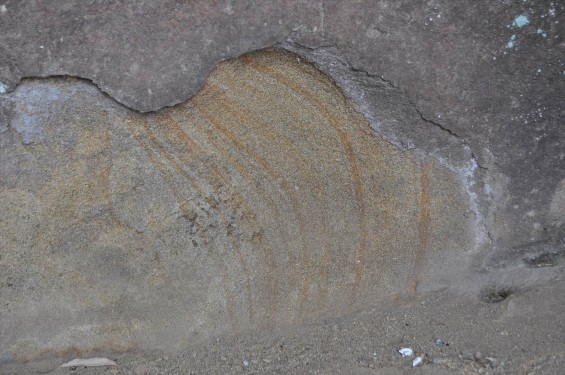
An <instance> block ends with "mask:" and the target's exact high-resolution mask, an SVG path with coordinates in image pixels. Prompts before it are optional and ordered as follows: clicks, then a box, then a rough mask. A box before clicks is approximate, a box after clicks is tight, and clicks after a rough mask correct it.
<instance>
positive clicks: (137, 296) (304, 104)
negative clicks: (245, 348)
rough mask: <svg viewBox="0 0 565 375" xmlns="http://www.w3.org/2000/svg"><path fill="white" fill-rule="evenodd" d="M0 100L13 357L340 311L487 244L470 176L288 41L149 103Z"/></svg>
mask: <svg viewBox="0 0 565 375" xmlns="http://www.w3.org/2000/svg"><path fill="white" fill-rule="evenodd" d="M4 100H5V101H6V102H8V103H9V105H8V107H10V108H12V111H13V114H12V117H11V123H10V128H9V129H8V130H5V131H4V132H2V133H0V140H1V142H2V149H1V150H2V161H3V162H2V165H1V169H0V172H1V174H2V175H1V179H0V184H1V190H0V210H1V212H2V218H1V225H0V241H1V242H0V247H1V248H2V249H3V252H2V258H0V275H1V279H0V283H1V285H2V288H1V289H0V293H1V298H0V299H1V300H2V301H3V303H2V306H1V307H0V311H1V314H0V330H1V336H2V338H3V339H2V342H1V344H0V355H1V356H2V357H3V358H16V359H20V360H25V359H32V358H38V357H41V356H44V355H45V353H48V352H55V353H59V354H60V353H64V352H68V351H69V350H76V351H78V352H79V353H85V352H93V351H96V350H100V349H105V350H128V349H133V348H140V349H151V348H173V347H176V346H178V345H182V343H183V342H186V341H187V340H189V339H191V340H194V339H198V338H199V337H207V336H209V335H214V334H221V333H225V332H227V331H232V332H233V331H234V330H235V331H237V330H241V329H246V328H250V327H275V326H284V325H288V324H292V323H296V322H299V321H303V320H309V319H318V318H320V317H323V316H326V315H328V314H329V315H336V314H340V313H345V312H348V311H352V310H354V309H356V308H359V307H362V306H364V305H367V304H374V303H375V301H378V300H379V299H382V298H387V297H390V296H394V295H401V294H406V293H413V292H415V291H416V290H434V289H437V288H443V287H445V286H447V285H448V284H450V283H453V282H454V280H457V278H458V276H459V275H461V273H462V272H465V270H466V268H467V267H468V263H469V256H470V254H472V253H473V250H475V248H476V246H477V245H478V243H477V240H476V221H475V220H474V217H473V215H472V214H471V211H470V203H469V200H470V198H469V196H468V195H467V193H466V191H465V188H464V186H463V185H462V182H461V181H460V179H459V176H458V175H457V174H455V173H453V172H452V171H450V170H448V169H447V168H445V167H442V166H441V165H440V164H439V162H438V161H437V160H435V159H433V158H430V157H428V156H425V155H423V154H421V153H418V152H416V151H414V150H411V151H404V152H402V151H399V150H398V149H397V148H396V147H395V146H393V145H391V144H390V143H388V142H387V141H385V140H383V139H382V138H381V137H379V136H378V135H376V134H375V133H374V131H373V130H372V129H371V127H370V125H369V123H368V122H367V120H366V119H365V118H364V117H363V116H362V115H361V114H359V113H358V112H357V111H356V110H355V109H354V108H353V107H352V105H351V102H349V101H348V100H347V99H346V98H345V97H344V95H343V94H342V93H341V91H340V90H339V89H338V88H337V87H336V85H335V84H334V82H333V81H332V80H331V79H330V78H329V77H328V76H327V75H325V74H324V73H322V72H320V71H319V70H318V69H316V68H315V67H314V66H313V65H312V64H310V63H306V62H304V61H302V60H301V59H300V58H297V56H296V55H294V54H292V53H289V52H285V51H282V50H268V51H262V52H257V53H252V54H249V55H245V56H242V57H241V58H238V59H235V60H231V61H228V62H225V63H222V64H220V65H219V66H218V67H217V68H216V69H215V70H214V71H213V72H212V74H211V75H210V77H209V78H208V80H207V82H206V84H205V86H204V87H203V89H202V90H201V91H200V92H199V93H198V94H197V95H196V96H195V97H193V98H191V99H190V100H189V101H188V102H186V103H183V104H180V105H177V106H175V107H172V108H169V109H165V110H161V111H159V112H156V113H150V114H139V113H136V112H134V111H131V110H129V109H127V108H124V107H123V106H121V105H119V104H117V103H116V102H115V101H113V100H112V99H111V98H108V97H106V96H104V95H103V94H101V93H100V92H99V91H98V89H97V88H96V87H94V86H93V85H92V84H90V83H88V82H85V81H82V80H77V79H69V78H67V79H48V80H33V81H26V82H25V83H23V84H21V85H20V86H19V87H18V88H17V90H16V91H14V92H13V93H11V94H9V95H7V96H6V97H5V98H4Z"/></svg>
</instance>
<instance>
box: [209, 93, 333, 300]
mask: <svg viewBox="0 0 565 375" xmlns="http://www.w3.org/2000/svg"><path fill="white" fill-rule="evenodd" d="M210 84H211V86H213V84H214V83H213V82H211V83H210ZM240 84H241V86H243V87H248V88H250V86H249V85H248V84H245V83H244V82H240ZM221 98H222V106H223V107H224V108H226V109H227V110H228V112H230V113H237V114H238V118H239V119H241V120H242V121H241V123H240V126H241V127H242V128H246V129H249V131H250V132H251V133H257V134H260V135H261V137H263V138H264V139H265V140H266V141H268V142H269V143H270V144H272V145H280V146H282V149H284V150H285V154H286V155H289V156H288V157H289V158H290V157H291V155H292V156H294V157H293V160H295V161H296V163H297V164H298V163H300V169H302V170H304V176H307V178H308V179H310V180H311V181H312V182H314V183H315V184H316V190H317V191H320V192H321V191H323V187H322V186H321V182H322V181H323V179H322V177H321V176H320V174H319V173H318V172H317V171H316V169H315V168H313V167H312V165H311V164H310V163H304V162H301V160H303V158H302V157H300V156H302V155H303V154H302V152H301V151H300V149H299V148H298V147H296V145H295V144H294V143H293V142H292V141H290V140H289V139H288V138H287V137H285V136H284V135H283V134H281V133H280V132H278V131H277V129H276V127H273V126H269V124H267V123H265V122H264V121H262V120H261V119H260V118H259V117H258V116H257V115H255V114H254V113H253V112H251V111H249V110H248V109H246V108H245V106H244V104H243V103H239V102H238V103H235V102H234V101H233V100H232V99H230V98H229V97H228V96H227V95H222V97H221ZM252 124H255V125H256V127H255V128H254V127H253V126H252ZM266 129H268V130H266ZM318 202H319V204H320V207H322V209H321V211H322V212H321V214H320V216H319V217H318V219H320V221H321V225H320V229H321V233H320V237H321V238H322V239H321V241H320V242H321V244H322V249H321V250H322V251H321V252H322V254H321V259H320V271H319V276H320V279H319V283H318V307H319V308H323V305H324V303H325V302H324V301H325V300H326V297H327V293H328V283H329V266H330V263H331V247H332V245H331V243H330V241H329V239H330V233H329V221H328V212H329V208H328V197H327V195H326V194H321V195H320V196H319V197H318ZM304 284H305V285H309V284H310V281H309V279H308V280H307V281H305V282H304ZM307 296H308V293H305V291H304V290H303V291H302V297H301V300H303V301H305V298H307Z"/></svg>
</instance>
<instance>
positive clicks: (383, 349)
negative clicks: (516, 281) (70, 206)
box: [4, 264, 565, 375]
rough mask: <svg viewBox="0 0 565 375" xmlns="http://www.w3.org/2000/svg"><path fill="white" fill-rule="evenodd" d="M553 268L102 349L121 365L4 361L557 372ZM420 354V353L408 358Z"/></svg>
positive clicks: (113, 370)
mask: <svg viewBox="0 0 565 375" xmlns="http://www.w3.org/2000/svg"><path fill="white" fill-rule="evenodd" d="M541 269H546V268H545V267H544V268H540V270H541ZM552 271H556V272H555V275H557V276H555V277H554V279H553V280H552V281H551V282H550V283H547V282H545V283H543V285H532V286H530V287H527V288H523V287H512V286H511V285H507V286H505V287H501V286H498V287H495V286H493V288H492V289H489V288H487V289H484V290H483V291H482V292H480V293H479V294H478V295H477V294H473V293H470V292H469V293H465V292H457V293H456V292H453V291H443V292H435V293H428V294H417V295H413V296H404V297H399V298H397V299H396V300H394V301H391V302H390V303H388V304H386V305H380V306H373V307H372V308H370V309H365V310H364V311H359V312H356V313H353V314H350V315H348V316H342V317H329V318H327V319H325V320H323V321H321V322H317V323H312V324H308V323H304V324H303V325H301V326H299V327H296V328H289V329H285V330H279V331H269V330H265V329H263V330H257V331H252V332H251V331H250V332H242V333H239V334H237V335H233V336H230V337H217V338H214V339H211V340H208V341H206V342H199V341H198V339H195V342H192V343H187V348H186V349H185V350H182V351H179V352H178V353H176V354H174V355H166V356H164V355H162V354H161V355H160V354H159V353H131V352H130V353H122V354H117V355H112V354H109V353H106V356H107V357H108V358H109V359H112V360H114V361H115V362H116V364H117V366H108V367H97V368H95V367H89V368H86V367H82V368H59V369H57V370H55V371H51V372H49V370H47V369H48V368H52V366H53V364H54V361H56V360H45V361H43V362H35V363H29V364H27V365H26V366H25V372H21V371H23V370H24V369H23V368H22V367H19V368H17V369H16V368H13V369H8V368H5V369H4V370H5V371H7V372H6V373H20V374H22V373H34V372H36V373H48V374H53V375H55V374H69V373H70V374H81V375H82V374H87V375H95V374H97V375H98V374H124V375H150V374H273V373H277V374H524V375H525V374H563V373H564V372H563V368H564V367H565V340H564V339H563V337H565V311H564V309H563V305H564V304H565V293H563V290H564V288H565V277H564V276H565V266H564V265H563V264H561V265H560V266H559V268H553V269H552ZM438 339H440V340H442V341H443V345H438V343H436V341H438ZM439 344H441V342H440V343H439ZM403 347H409V348H412V349H413V350H414V356H412V357H409V358H403V357H402V356H401V355H400V353H399V352H398V350H399V349H400V348H403ZM417 356H419V357H421V358H422V359H423V363H422V364H421V365H419V366H417V367H415V368H413V367H412V362H413V360H414V359H415V358H416V357H417ZM59 361H60V360H59ZM11 371H13V372H11Z"/></svg>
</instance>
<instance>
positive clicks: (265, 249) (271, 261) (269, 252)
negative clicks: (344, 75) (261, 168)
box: [176, 111, 295, 315]
mask: <svg viewBox="0 0 565 375" xmlns="http://www.w3.org/2000/svg"><path fill="white" fill-rule="evenodd" d="M183 114H184V115H186V116H187V118H191V120H190V121H191V122H193V123H194V122H196V118H193V116H191V115H192V113H191V112H188V111H187V112H184V113H183ZM176 126H179V127H180V125H178V124H177V125H176ZM199 130H200V131H203V132H205V133H206V139H207V140H208V142H210V143H211V144H212V145H213V146H214V150H215V151H217V152H219V154H220V156H221V157H222V160H223V161H225V162H226V163H227V164H228V165H229V166H230V167H231V168H232V169H233V170H235V171H236V172H237V173H238V174H239V175H240V176H241V177H243V178H244V179H245V180H247V181H248V183H249V184H250V185H251V186H254V187H255V190H254V192H255V193H256V194H257V195H258V196H260V197H261V199H262V202H264V203H265V204H266V205H267V207H268V208H269V211H270V212H271V213H272V214H273V218H274V221H275V223H276V229H275V230H276V231H277V232H278V234H279V237H280V238H281V239H284V238H287V237H288V236H289V235H285V234H284V233H283V231H282V219H281V214H280V210H279V209H278V207H277V205H276V204H275V203H274V202H273V200H272V199H271V197H270V196H269V194H268V193H267V192H265V191H264V188H262V187H261V186H262V185H258V184H256V180H255V179H254V178H253V176H252V175H251V174H250V173H249V171H248V170H247V169H246V168H245V167H244V165H243V164H241V163H239V162H238V161H237V160H236V159H234V158H233V157H232V156H231V155H230V154H229V152H228V151H227V150H226V148H225V147H224V146H223V145H222V143H221V142H219V141H218V140H217V134H215V133H214V132H212V131H211V130H210V129H208V128H207V127H205V126H203V127H201V128H199ZM178 131H179V132H183V130H182V129H179V130H178ZM236 195H237V197H238V198H240V199H241V202H242V204H243V205H244V206H245V208H246V209H247V210H248V211H249V212H251V211H252V210H251V208H250V205H249V203H248V201H247V200H246V199H245V198H243V196H242V195H241V193H240V192H236ZM253 221H254V223H255V224H257V225H259V224H260V223H258V222H257V220H256V219H255V218H254V217H253ZM259 242H260V243H259V245H260V249H261V250H262V253H263V257H264V258H265V260H266V264H267V268H268V272H269V274H270V275H271V276H272V277H269V278H268V281H267V283H268V287H267V289H268V291H269V295H270V296H271V297H272V299H273V300H274V301H277V300H278V294H279V293H278V288H277V283H278V281H279V277H280V276H281V275H280V273H279V271H278V269H277V262H276V260H275V257H274V250H273V248H272V246H271V245H270V244H269V243H268V242H265V241H264V239H263V237H261V238H260V240H259ZM290 279H291V287H292V285H293V283H294V281H293V280H294V279H295V275H294V273H291V275H290ZM275 311H276V305H275V304H274V303H271V304H269V305H268V306H267V314H268V315H273V314H274V313H275Z"/></svg>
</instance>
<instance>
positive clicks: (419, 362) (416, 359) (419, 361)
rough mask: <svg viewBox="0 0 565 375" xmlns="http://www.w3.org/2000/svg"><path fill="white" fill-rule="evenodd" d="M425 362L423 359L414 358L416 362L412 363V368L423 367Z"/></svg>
mask: <svg viewBox="0 0 565 375" xmlns="http://www.w3.org/2000/svg"><path fill="white" fill-rule="evenodd" d="M422 362H423V360H422V357H416V358H414V360H413V361H412V367H416V366H419V365H421V364H422Z"/></svg>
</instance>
